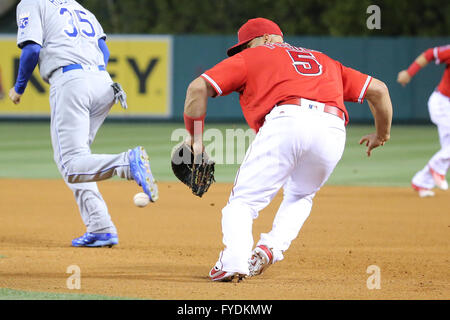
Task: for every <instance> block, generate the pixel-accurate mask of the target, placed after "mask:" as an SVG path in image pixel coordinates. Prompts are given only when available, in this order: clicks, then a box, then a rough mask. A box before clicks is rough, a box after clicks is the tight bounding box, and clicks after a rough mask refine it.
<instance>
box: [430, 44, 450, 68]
mask: <svg viewBox="0 0 450 320" xmlns="http://www.w3.org/2000/svg"><path fill="white" fill-rule="evenodd" d="M433 55H434V59H435V60H436V64H440V63H445V64H450V45H446V46H442V47H436V48H434V49H433Z"/></svg>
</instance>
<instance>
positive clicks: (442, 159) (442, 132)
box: [412, 91, 450, 189]
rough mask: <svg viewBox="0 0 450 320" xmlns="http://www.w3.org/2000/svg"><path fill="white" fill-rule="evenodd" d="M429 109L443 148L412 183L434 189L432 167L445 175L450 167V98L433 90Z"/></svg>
mask: <svg viewBox="0 0 450 320" xmlns="http://www.w3.org/2000/svg"><path fill="white" fill-rule="evenodd" d="M428 111H429V113H430V118H431V122H433V123H434V124H435V125H436V126H437V128H438V133H439V142H440V144H441V149H440V150H439V151H438V152H436V153H435V154H434V155H433V157H432V158H431V159H430V160H429V161H428V163H427V164H426V165H425V167H424V168H423V169H422V170H420V171H419V172H417V173H416V174H415V175H414V177H413V179H412V183H414V184H415V185H417V186H419V187H422V188H427V189H432V188H433V187H434V181H433V177H432V176H431V173H430V168H432V169H433V170H434V171H436V172H437V173H439V174H442V175H445V174H446V173H447V171H448V169H449V167H450V98H449V97H447V96H445V95H443V94H442V93H440V92H439V91H435V92H433V93H432V94H431V96H430V98H429V99H428Z"/></svg>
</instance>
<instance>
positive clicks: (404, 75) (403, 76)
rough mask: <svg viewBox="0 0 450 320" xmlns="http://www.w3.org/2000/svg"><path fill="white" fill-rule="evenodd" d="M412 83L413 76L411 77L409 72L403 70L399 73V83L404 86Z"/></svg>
mask: <svg viewBox="0 0 450 320" xmlns="http://www.w3.org/2000/svg"><path fill="white" fill-rule="evenodd" d="M410 81H411V76H410V75H409V73H408V71H406V70H402V71H400V72H399V73H398V76H397V82H398V83H400V84H401V85H402V86H406V85H407V84H408V83H409V82H410Z"/></svg>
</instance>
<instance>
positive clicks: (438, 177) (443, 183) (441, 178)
mask: <svg viewBox="0 0 450 320" xmlns="http://www.w3.org/2000/svg"><path fill="white" fill-rule="evenodd" d="M430 172H431V176H432V177H433V180H434V183H435V184H436V186H437V187H438V188H439V189H441V190H448V183H447V180H445V175H443V174H439V173H437V172H436V171H434V170H433V169H431V167H430Z"/></svg>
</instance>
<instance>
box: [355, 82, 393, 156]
mask: <svg viewBox="0 0 450 320" xmlns="http://www.w3.org/2000/svg"><path fill="white" fill-rule="evenodd" d="M366 100H367V102H368V103H369V107H370V111H371V112H372V115H373V117H374V119H375V129H376V132H375V133H372V134H368V135H366V136H364V137H362V138H361V140H360V141H359V144H363V143H365V144H366V146H367V155H368V156H369V157H370V155H371V152H372V149H374V148H377V147H379V146H383V145H384V144H385V143H386V141H388V140H389V139H390V136H391V124H392V102H391V98H390V96H389V90H388V88H387V86H386V84H384V83H383V82H382V81H380V80H377V79H372V81H371V82H370V84H369V86H368V88H367V93H366Z"/></svg>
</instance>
